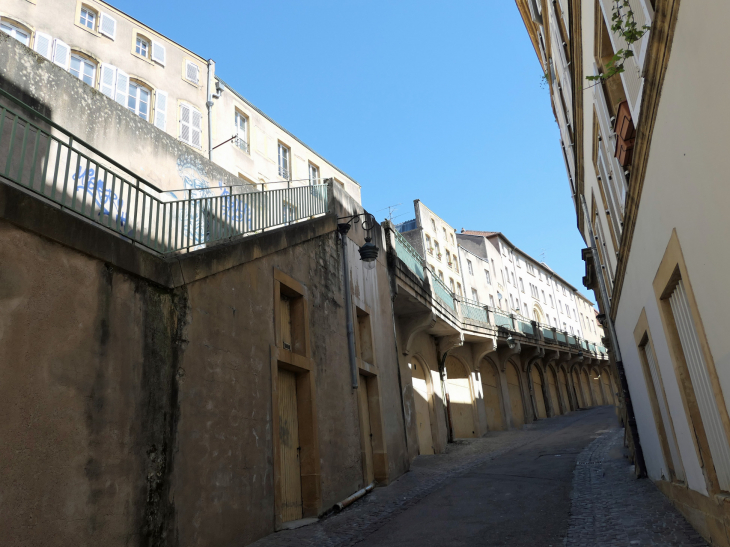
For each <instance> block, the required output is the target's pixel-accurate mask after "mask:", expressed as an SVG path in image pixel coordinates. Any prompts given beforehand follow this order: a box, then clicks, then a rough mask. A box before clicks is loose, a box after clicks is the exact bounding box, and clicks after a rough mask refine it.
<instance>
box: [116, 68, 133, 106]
mask: <svg viewBox="0 0 730 547" xmlns="http://www.w3.org/2000/svg"><path fill="white" fill-rule="evenodd" d="M128 96H129V76H128V75H127V73H126V72H124V71H122V70H120V69H117V87H116V95H115V96H114V100H115V101H117V102H118V103H119V104H121V105H123V106H127V97H128Z"/></svg>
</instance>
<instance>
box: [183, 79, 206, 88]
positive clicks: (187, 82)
mask: <svg viewBox="0 0 730 547" xmlns="http://www.w3.org/2000/svg"><path fill="white" fill-rule="evenodd" d="M180 79H181V80H182V81H183V82H185V83H186V84H188V85H191V86H193V87H194V88H195V89H200V88H201V87H202V86H201V85H200V84H196V83H195V82H191V81H190V80H188V79H187V78H184V77H183V76H180Z"/></svg>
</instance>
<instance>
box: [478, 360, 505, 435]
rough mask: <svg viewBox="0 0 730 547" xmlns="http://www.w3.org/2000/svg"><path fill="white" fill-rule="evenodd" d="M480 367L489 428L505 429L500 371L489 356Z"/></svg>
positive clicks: (495, 429)
mask: <svg viewBox="0 0 730 547" xmlns="http://www.w3.org/2000/svg"><path fill="white" fill-rule="evenodd" d="M479 369H480V374H481V377H482V392H483V393H484V411H485V412H486V414H487V429H488V430H489V431H503V430H504V429H506V427H505V419H504V416H503V415H502V389H501V383H500V381H499V371H498V369H497V367H496V365H495V364H494V363H493V362H492V361H490V360H489V359H487V358H484V359H482V362H481V366H480V367H479Z"/></svg>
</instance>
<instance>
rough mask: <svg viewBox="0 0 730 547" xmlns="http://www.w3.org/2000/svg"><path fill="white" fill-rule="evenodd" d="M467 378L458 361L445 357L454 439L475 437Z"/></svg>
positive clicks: (469, 385)
mask: <svg viewBox="0 0 730 547" xmlns="http://www.w3.org/2000/svg"><path fill="white" fill-rule="evenodd" d="M469 376H470V374H469V370H468V369H467V368H466V366H464V364H463V363H462V362H461V361H460V360H459V359H457V358H456V357H453V356H451V355H449V356H447V357H446V392H447V394H448V397H449V400H448V404H449V413H450V417H451V427H452V429H453V436H454V438H455V439H465V438H469V437H476V436H477V435H476V425H475V421H474V399H473V397H472V389H471V382H470V381H469Z"/></svg>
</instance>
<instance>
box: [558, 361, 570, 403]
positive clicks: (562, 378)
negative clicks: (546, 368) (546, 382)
mask: <svg viewBox="0 0 730 547" xmlns="http://www.w3.org/2000/svg"><path fill="white" fill-rule="evenodd" d="M558 390H559V391H560V397H561V412H562V413H563V414H567V413H568V412H569V411H570V410H571V402H570V396H569V395H568V377H567V376H566V375H565V370H563V368H562V367H560V368H558Z"/></svg>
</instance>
